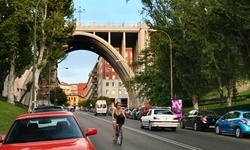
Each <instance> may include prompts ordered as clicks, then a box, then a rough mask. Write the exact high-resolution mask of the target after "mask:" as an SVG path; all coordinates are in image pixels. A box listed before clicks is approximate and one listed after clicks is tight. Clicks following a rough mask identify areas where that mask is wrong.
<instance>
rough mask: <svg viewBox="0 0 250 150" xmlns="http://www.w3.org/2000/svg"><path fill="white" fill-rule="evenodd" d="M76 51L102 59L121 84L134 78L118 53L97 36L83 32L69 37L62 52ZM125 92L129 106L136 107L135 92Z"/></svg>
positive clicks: (77, 32) (76, 32)
mask: <svg viewBox="0 0 250 150" xmlns="http://www.w3.org/2000/svg"><path fill="white" fill-rule="evenodd" d="M76 50H87V51H91V52H94V53H96V54H98V55H99V56H101V57H103V58H104V59H105V60H106V61H107V62H108V63H109V64H110V65H111V66H112V67H113V68H114V69H115V71H116V72H117V73H118V75H119V77H120V79H121V80H122V81H123V82H124V81H126V80H128V79H130V78H131V77H133V76H134V72H133V70H132V69H131V68H130V67H129V66H128V64H127V63H126V60H125V59H124V58H123V57H122V56H121V55H120V53H119V52H118V51H117V50H116V49H115V48H114V47H113V46H112V45H110V44H109V43H108V42H107V41H105V40H104V39H102V38H100V37H99V36H97V35H94V34H91V33H88V32H84V31H75V32H74V34H73V35H72V36H70V37H69V39H68V43H67V48H66V49H65V50H64V51H65V52H66V53H70V52H73V51H76ZM127 91H128V92H129V101H130V102H129V104H130V105H132V106H136V105H137V102H136V92H135V91H133V90H131V89H130V90H128V89H127Z"/></svg>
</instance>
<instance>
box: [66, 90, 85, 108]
mask: <svg viewBox="0 0 250 150" xmlns="http://www.w3.org/2000/svg"><path fill="white" fill-rule="evenodd" d="M67 99H68V104H69V106H68V108H72V107H73V108H74V109H78V108H77V106H78V103H79V102H81V101H83V99H84V98H83V96H81V95H79V94H75V93H71V94H69V95H67Z"/></svg>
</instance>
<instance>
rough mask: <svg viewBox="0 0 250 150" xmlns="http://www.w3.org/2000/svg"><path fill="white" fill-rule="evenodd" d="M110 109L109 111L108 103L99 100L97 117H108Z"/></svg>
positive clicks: (96, 104)
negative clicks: (99, 115) (100, 115)
mask: <svg viewBox="0 0 250 150" xmlns="http://www.w3.org/2000/svg"><path fill="white" fill-rule="evenodd" d="M107 112H108V109H107V102H106V100H97V101H96V103H95V113H94V114H95V116H96V115H97V114H102V115H104V116H106V115H107Z"/></svg>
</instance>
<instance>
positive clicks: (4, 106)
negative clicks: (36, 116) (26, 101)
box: [0, 101, 27, 135]
mask: <svg viewBox="0 0 250 150" xmlns="http://www.w3.org/2000/svg"><path fill="white" fill-rule="evenodd" d="M25 113H27V109H25V108H21V107H18V106H16V105H13V104H10V103H7V102H4V101H0V135H1V134H6V132H7V131H8V129H9V127H10V125H11V124H12V122H13V121H14V120H15V118H16V117H17V116H19V115H21V114H25Z"/></svg>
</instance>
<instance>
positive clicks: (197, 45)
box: [135, 0, 250, 109]
mask: <svg viewBox="0 0 250 150" xmlns="http://www.w3.org/2000/svg"><path fill="white" fill-rule="evenodd" d="M141 2H142V4H143V9H142V13H145V14H146V15H145V16H147V18H145V22H146V23H147V24H148V25H149V26H150V28H153V29H155V30H157V31H158V32H157V34H158V36H157V35H156V34H153V35H152V36H151V46H150V52H153V53H154V54H155V55H154V56H153V58H155V61H152V62H154V67H155V70H157V73H158V74H161V75H164V74H168V72H169V71H168V70H169V69H168V66H169V64H168V62H169V61H168V60H167V58H168V56H169V54H168V49H167V48H168V47H169V44H170V40H169V39H165V41H164V40H162V38H166V34H162V33H164V32H165V33H167V34H168V35H170V37H171V39H172V42H173V70H174V72H173V73H174V83H175V84H174V91H175V95H177V97H181V96H185V95H186V94H187V95H188V96H189V97H191V98H192V101H193V104H194V108H195V109H198V99H199V97H200V96H201V95H203V94H204V93H205V92H207V91H208V90H213V89H218V90H219V91H220V93H221V98H222V101H223V92H222V89H223V87H226V88H227V91H228V92H227V95H228V106H230V105H231V98H232V95H234V94H235V93H236V92H237V90H235V88H234V87H235V84H236V82H237V81H239V80H244V79H246V78H247V77H248V78H249V69H248V67H247V66H249V63H250V61H249V34H247V33H249V27H250V26H249V22H250V19H249V11H248V10H247V9H249V7H250V2H248V1H244V0H240V1H236V0H225V1H219V0H189V1H186V0H142V1H141ZM154 36H156V37H154ZM161 37H162V38H161ZM154 38H155V39H156V40H154ZM147 55H148V54H146V53H145V54H144V56H147ZM163 64H166V67H165V69H164V67H161V66H163ZM145 71H151V70H145ZM150 74H154V72H145V73H141V74H140V75H143V76H144V75H150ZM154 76H155V77H156V78H155V79H154V81H157V80H159V79H160V78H158V76H156V75H154ZM145 77H147V76H145ZM145 77H144V78H143V79H144V80H143V82H142V81H141V80H138V79H137V82H136V84H137V85H139V86H143V87H146V89H147V90H152V89H154V88H155V86H157V85H155V84H150V82H151V83H152V82H153V81H152V80H151V81H150V80H149V79H150V78H145ZM166 77H167V76H166ZM137 78H138V77H137ZM135 79H136V78H135ZM145 81H148V83H147V82H145ZM162 81H165V83H162V84H161V85H163V86H165V88H164V89H169V87H168V86H169V84H168V82H169V79H167V80H162ZM140 82H142V84H140ZM215 82H217V84H214V83H215ZM144 85H147V86H144ZM139 89H143V88H139ZM147 90H144V91H147ZM140 91H141V90H140ZM162 92H163V91H162ZM164 92H165V91H164ZM156 93H159V92H156ZM232 93H234V94H232ZM145 94H147V93H145ZM159 95H160V94H159Z"/></svg>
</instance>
